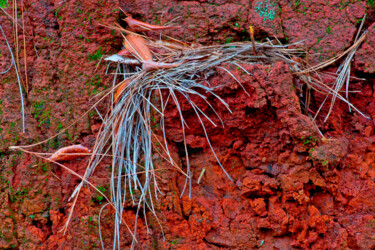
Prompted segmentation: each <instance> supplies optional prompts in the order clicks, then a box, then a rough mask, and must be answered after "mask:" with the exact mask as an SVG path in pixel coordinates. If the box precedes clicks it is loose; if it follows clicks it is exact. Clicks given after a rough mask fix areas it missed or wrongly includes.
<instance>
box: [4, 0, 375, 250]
mask: <svg viewBox="0 0 375 250" xmlns="http://www.w3.org/2000/svg"><path fill="white" fill-rule="evenodd" d="M8 3H9V6H5V7H4V11H5V12H7V13H8V14H9V15H12V10H13V9H12V2H11V1H9V2H8ZM17 6H18V7H19V8H18V22H17V27H18V28H17V33H15V29H14V26H13V22H12V21H11V19H10V18H9V16H8V15H6V14H5V13H4V11H3V12H1V14H0V24H1V26H2V28H3V29H4V32H5V34H6V36H7V39H8V41H9V44H10V46H11V47H12V48H13V53H15V55H16V54H17V55H18V57H19V62H20V63H19V64H20V65H19V68H20V72H21V78H22V79H23V80H22V81H23V85H24V87H23V90H24V92H23V93H24V94H23V97H24V99H25V125H26V128H25V129H26V130H25V133H22V120H21V117H22V116H21V99H20V95H19V88H18V83H17V76H16V71H15V70H14V68H13V69H12V70H10V71H9V72H7V73H6V74H2V75H0V79H1V84H0V162H1V166H0V248H1V249H98V248H100V247H101V243H100V236H99V233H98V232H99V230H98V221H99V212H100V210H101V208H102V206H103V205H104V200H103V197H102V196H101V195H100V194H99V193H98V192H96V191H95V190H94V189H92V188H89V187H84V188H83V189H82V192H81V194H80V196H79V198H78V202H77V205H76V207H75V209H74V213H73V215H72V220H71V223H70V225H69V227H68V229H67V231H66V233H65V234H63V232H61V229H63V226H64V223H65V222H66V220H67V219H68V216H69V214H70V211H71V206H72V204H73V201H72V200H69V197H70V195H71V194H72V192H73V190H74V188H75V187H76V185H77V184H78V183H79V179H78V178H77V177H75V176H73V175H72V174H70V173H69V172H67V171H66V170H64V169H62V168H61V167H59V166H57V165H54V164H49V163H46V162H45V161H43V160H40V159H37V158H36V157H35V156H32V155H30V154H27V153H24V152H17V151H12V150H10V149H9V147H10V146H13V145H27V144H32V143H37V142H42V141H43V140H46V139H48V138H49V137H51V136H53V135H55V134H57V133H58V132H59V131H62V129H63V128H66V127H68V126H69V125H70V124H71V123H72V122H74V121H76V120H77V119H78V118H80V117H83V118H82V119H81V120H80V121H79V122H78V123H76V124H75V125H73V126H72V127H70V128H69V129H68V130H67V131H66V132H63V133H62V134H60V135H58V136H57V137H55V138H53V139H51V140H49V141H48V142H46V143H42V144H40V145H38V146H36V147H34V148H30V150H33V151H37V152H48V153H51V152H54V151H55V150H57V149H59V148H61V147H64V146H68V145H72V144H82V145H84V146H86V147H89V148H92V147H93V145H94V143H95V137H96V135H97V133H98V130H99V127H100V125H101V123H102V120H101V119H100V117H99V116H98V115H97V113H96V112H95V111H90V112H88V113H86V111H88V110H89V108H90V107H91V106H92V105H93V104H94V102H95V100H97V99H93V97H94V96H95V95H96V94H97V93H99V92H101V91H103V90H105V89H108V88H109V87H111V86H112V79H113V78H112V77H113V75H111V74H105V72H106V68H107V64H105V63H100V64H98V63H99V61H100V59H101V57H102V55H106V54H107V55H108V54H114V53H116V52H118V51H119V50H120V49H121V46H122V37H121V35H120V34H119V33H117V32H116V31H115V30H111V29H108V28H107V27H105V25H108V24H114V23H115V22H116V21H118V22H120V23H121V24H123V25H124V23H123V21H121V18H123V17H124V14H123V13H122V12H121V11H120V8H122V9H123V10H124V11H125V12H127V13H130V14H132V16H133V17H134V18H137V19H140V20H142V21H145V22H149V23H152V24H159V25H160V24H165V23H168V22H169V21H172V22H173V23H174V24H176V25H180V26H181V29H174V30H171V31H168V35H170V36H173V37H176V38H178V39H181V40H184V41H187V42H199V43H201V44H204V45H209V44H218V43H228V44H229V43H231V42H234V41H244V40H249V35H248V26H249V25H252V26H253V27H254V28H255V39H256V40H258V41H265V39H266V38H267V37H269V38H270V39H274V38H275V37H276V38H277V39H279V40H280V41H281V42H283V43H285V44H287V43H290V44H292V43H295V42H299V41H302V40H303V44H302V45H301V46H303V48H304V50H305V51H307V52H309V54H310V57H309V58H308V60H309V63H310V64H312V65H313V64H316V63H318V62H322V61H323V60H326V59H329V58H331V57H333V56H335V55H337V54H338V53H341V52H343V51H345V50H346V49H347V48H349V47H350V46H351V45H352V43H353V42H354V40H355V36H356V34H357V31H358V29H359V25H360V23H361V18H362V17H363V16H364V15H365V14H367V17H366V21H365V23H364V27H363V29H364V30H368V35H367V38H366V40H365V41H364V42H363V44H362V45H361V46H360V48H359V49H358V51H357V53H356V54H355V56H354V59H353V61H352V76H355V77H356V78H353V79H352V81H351V82H350V89H351V90H356V91H357V92H351V93H350V95H349V96H348V98H349V100H350V101H351V102H352V103H353V105H355V106H356V107H357V108H358V109H359V110H360V111H362V112H363V113H364V114H365V115H366V116H368V117H369V118H368V119H367V118H365V117H363V116H361V115H360V114H358V113H356V112H350V111H349V109H348V105H347V104H345V103H343V102H341V101H337V103H336V105H335V107H334V109H333V111H332V114H331V115H330V117H329V119H328V120H327V121H326V122H325V123H324V115H325V114H327V112H328V109H329V105H326V106H324V107H323V110H322V111H321V116H318V117H317V120H316V123H317V125H318V127H319V128H320V130H321V132H322V133H323V134H324V135H325V137H326V139H322V137H321V136H320V134H319V131H318V130H317V126H316V125H315V124H314V123H313V122H312V121H311V119H310V118H309V117H308V116H307V115H306V113H305V112H304V106H303V104H302V103H303V101H304V97H305V93H306V92H305V87H304V86H303V85H302V83H301V82H299V81H298V80H297V79H296V76H295V75H293V74H292V73H291V72H290V70H289V67H288V65H286V64H285V63H283V62H275V63H274V64H273V65H264V64H262V63H259V64H254V65H247V64H243V65H241V67H243V68H244V69H246V70H247V71H248V72H249V73H251V74H247V73H246V72H245V71H243V70H242V69H241V68H240V67H237V66H236V65H233V64H222V65H221V66H222V67H224V68H226V69H227V70H228V71H229V72H231V74H233V75H234V76H235V77H236V78H237V79H239V80H240V82H241V84H242V85H243V87H244V89H245V90H246V92H247V93H246V92H245V91H244V89H243V88H242V87H241V86H240V85H239V84H238V82H236V81H235V80H234V79H233V77H231V76H230V75H229V74H228V73H227V72H226V71H224V70H222V69H220V68H218V69H217V71H216V72H215V73H214V74H213V75H212V76H211V77H210V79H209V82H210V84H211V85H212V86H215V87H217V88H216V89H215V93H216V94H217V95H219V96H220V97H221V98H223V100H225V102H227V103H228V104H229V107H230V109H231V111H232V113H230V112H229V111H228V110H227V109H226V108H225V107H224V106H223V105H222V104H221V103H220V102H218V101H216V99H215V98H214V97H212V96H207V98H208V100H211V101H212V103H213V107H214V108H215V110H216V111H217V114H218V115H219V116H220V117H221V119H222V121H223V124H221V122H220V120H219V119H218V117H217V116H216V115H215V113H214V112H213V111H212V110H211V109H210V108H209V107H207V105H206V104H205V102H204V101H203V100H202V99H200V98H198V97H196V98H195V97H192V98H195V99H194V101H195V102H196V103H197V105H198V106H199V107H200V108H201V109H202V110H203V111H204V112H206V113H207V114H208V115H209V117H210V118H211V119H212V121H213V122H215V123H216V124H217V125H218V126H217V127H215V126H213V125H212V124H211V123H210V122H208V120H204V121H203V122H204V123H205V125H206V129H207V134H208V137H209V138H210V141H211V143H212V146H213V149H214V150H215V152H216V154H217V156H218V158H219V160H220V161H221V162H222V164H223V167H224V168H225V169H226V170H227V171H228V173H229V175H230V176H231V177H232V178H233V180H234V181H233V182H232V181H230V180H229V179H228V177H227V176H226V175H225V173H224V172H223V171H222V169H221V168H220V166H219V165H218V164H217V161H216V159H215V158H214V156H213V154H212V151H211V149H210V147H209V145H208V143H207V140H206V138H205V133H204V131H203V129H202V127H201V125H200V121H199V120H198V118H197V117H196V115H195V113H194V110H193V109H192V108H191V106H190V105H189V104H188V103H187V102H186V100H185V101H184V100H183V99H182V98H181V108H182V110H183V114H184V119H185V120H186V122H187V124H188V126H189V128H188V129H187V130H186V139H187V144H188V150H189V155H190V165H191V168H192V172H193V181H192V190H191V198H189V193H188V192H185V193H183V194H182V190H183V187H184V184H185V177H184V176H183V175H182V174H181V173H179V172H178V171H175V170H171V169H170V168H169V170H168V171H159V173H158V176H159V177H160V182H159V187H160V189H161V191H162V192H163V194H162V195H158V199H155V204H154V205H155V209H156V214H157V215H158V217H157V218H158V220H159V221H158V220H157V219H156V218H155V217H154V216H153V215H152V213H151V212H149V211H147V210H146V212H145V213H143V212H142V213H141V216H139V217H138V219H137V235H136V237H137V241H138V243H137V244H136V245H135V248H137V249H144V248H157V249H169V248H172V249H174V248H181V249H190V248H194V249H217V248H235V249H245V248H247V249H253V248H261V249H301V248H302V249H308V248H311V249H374V248H375V135H374V126H375V124H374V122H375V93H374V84H375V9H374V2H373V1H338V0H335V1H333V0H332V1H304V0H301V1H294V0H293V1H287V0H280V1H271V0H258V1H257V0H255V1H248V0H246V1H245V0H240V1H232V0H209V1H206V0H200V1H176V0H172V1H162V0H158V1H154V0H152V1H151V0H137V1H133V0H121V1H115V0H113V1H111V0H108V1H93V0H85V1H78V0H68V1H61V0H54V1H53V0H43V1H39V0H38V1H37V0H24V1H23V2H22V1H18V2H17ZM22 17H23V18H22ZM22 20H23V23H22ZM22 26H23V27H24V29H22ZM15 38H16V39H15ZM24 41H25V42H26V46H25V45H24ZM17 43H18V44H19V46H18V47H19V51H18V52H16V50H15V47H16V44H17ZM24 48H25V50H24ZM0 52H1V57H0V58H1V60H0V70H1V71H4V70H6V69H7V68H8V67H9V66H10V65H11V63H10V62H11V55H10V53H9V50H8V49H7V45H6V42H5V39H4V37H3V36H1V37H0ZM25 55H26V56H25ZM305 59H306V58H304V60H305ZM340 62H341V61H338V62H337V63H335V64H332V65H331V66H330V67H329V68H328V69H327V70H328V71H330V72H336V70H337V68H338V66H339V64H340ZM113 69H114V68H113V67H110V68H109V71H110V72H113ZM111 70H112V71H111ZM25 72H27V80H26V77H25ZM361 79H364V80H361ZM311 100H312V101H311V105H310V107H309V108H310V111H311V112H316V111H317V110H318V108H319V106H320V104H321V103H322V101H323V100H324V97H323V96H322V95H321V94H319V93H318V92H314V91H312V92H311ZM108 104H109V102H107V101H104V102H102V103H101V104H99V106H98V110H99V111H100V112H101V113H105V112H106V110H107V109H108ZM165 119H166V125H167V127H166V133H167V137H168V140H169V143H170V146H171V148H170V150H171V153H172V155H173V157H174V158H175V160H176V162H178V163H179V165H180V166H181V168H182V169H185V168H186V165H187V162H186V158H185V155H184V149H183V148H184V144H183V136H182V129H181V123H180V120H179V119H180V116H179V113H178V111H177V109H176V107H175V106H174V105H172V104H170V105H169V106H168V108H167V112H166V117H165ZM220 125H223V126H220ZM158 129H160V127H159V128H158V127H157V126H156V127H155V131H158ZM159 132H160V131H159ZM87 161H88V159H87V158H80V159H76V160H72V161H70V162H65V163H64V165H66V166H67V167H69V168H70V169H72V170H74V171H76V172H77V173H79V174H83V172H84V171H85V168H86V166H87ZM154 162H155V164H156V166H157V168H160V169H163V168H167V167H168V166H167V165H168V164H167V163H166V162H164V161H163V158H162V157H160V154H158V153H157V152H155V154H154ZM110 165H111V159H110V158H108V159H105V160H104V161H103V162H102V164H101V165H100V167H99V168H98V169H97V171H96V172H95V174H94V175H93V177H92V178H91V179H90V180H91V181H92V182H93V183H94V184H95V185H96V186H98V187H99V188H100V190H102V191H103V192H104V193H106V194H108V195H109V183H110V179H109V177H110ZM203 169H204V170H205V172H204V174H203V176H202V177H201V180H200V182H199V184H198V183H197V180H198V178H199V176H200V174H201V173H202V170H203ZM181 194H182V196H181ZM125 206H126V215H125V218H127V223H128V224H129V226H130V228H132V229H134V220H135V216H136V211H137V208H136V206H133V205H131V204H130V203H129V204H125ZM146 222H147V224H146ZM159 223H160V224H159ZM113 229H114V228H113V211H111V210H110V209H103V212H102V214H101V232H102V237H103V242H104V246H105V248H111V246H112V244H113ZM121 231H122V232H123V233H122V235H123V237H122V241H121V246H122V247H123V248H124V249H126V248H129V247H130V246H131V241H132V237H131V235H130V234H129V232H128V231H127V230H126V228H125V227H123V228H121ZM162 232H164V237H163V234H162Z"/></svg>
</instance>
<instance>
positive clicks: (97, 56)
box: [89, 46, 103, 61]
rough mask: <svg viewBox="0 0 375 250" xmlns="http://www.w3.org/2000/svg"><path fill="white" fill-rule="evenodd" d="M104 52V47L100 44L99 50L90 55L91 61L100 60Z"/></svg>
mask: <svg viewBox="0 0 375 250" xmlns="http://www.w3.org/2000/svg"><path fill="white" fill-rule="evenodd" d="M102 56H103V54H102V47H101V46H100V47H99V49H98V51H96V53H94V54H92V55H89V61H96V60H99V59H100V58H102Z"/></svg>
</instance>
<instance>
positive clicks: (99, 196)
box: [91, 187, 107, 204]
mask: <svg viewBox="0 0 375 250" xmlns="http://www.w3.org/2000/svg"><path fill="white" fill-rule="evenodd" d="M98 190H99V191H100V192H102V193H104V192H105V191H106V190H107V189H106V188H105V187H98ZM91 200H92V201H94V202H95V201H96V202H99V204H101V202H102V200H104V196H103V195H102V194H101V193H99V192H96V195H95V196H94V198H92V199H91Z"/></svg>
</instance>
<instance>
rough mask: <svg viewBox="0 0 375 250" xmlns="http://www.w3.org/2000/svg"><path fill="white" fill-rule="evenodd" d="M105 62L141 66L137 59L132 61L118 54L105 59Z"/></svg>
mask: <svg viewBox="0 0 375 250" xmlns="http://www.w3.org/2000/svg"><path fill="white" fill-rule="evenodd" d="M104 60H105V61H111V62H118V63H123V64H131V65H139V64H140V62H139V61H138V60H137V59H131V58H127V57H122V56H120V55H118V54H114V55H111V56H109V57H106V58H105V59H104Z"/></svg>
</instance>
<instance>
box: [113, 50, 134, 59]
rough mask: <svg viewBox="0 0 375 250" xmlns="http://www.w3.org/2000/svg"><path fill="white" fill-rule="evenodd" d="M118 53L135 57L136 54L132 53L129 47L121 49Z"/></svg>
mask: <svg viewBox="0 0 375 250" xmlns="http://www.w3.org/2000/svg"><path fill="white" fill-rule="evenodd" d="M117 55H119V56H127V57H134V55H133V54H132V53H130V51H129V50H127V49H123V50H120V51H119V52H118V53H117Z"/></svg>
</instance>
